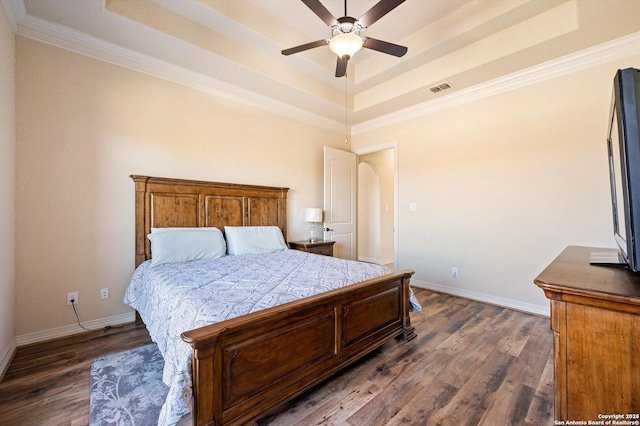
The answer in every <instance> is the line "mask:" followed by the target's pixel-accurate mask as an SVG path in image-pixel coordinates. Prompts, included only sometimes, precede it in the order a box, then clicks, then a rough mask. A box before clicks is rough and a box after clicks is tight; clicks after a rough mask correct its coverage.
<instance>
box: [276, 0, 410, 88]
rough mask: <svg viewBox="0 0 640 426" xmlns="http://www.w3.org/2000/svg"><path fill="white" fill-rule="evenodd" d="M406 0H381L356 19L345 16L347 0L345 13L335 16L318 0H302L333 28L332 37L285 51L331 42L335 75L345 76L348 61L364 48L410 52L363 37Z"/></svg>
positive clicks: (401, 53) (383, 51) (285, 53)
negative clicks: (374, 24)
mask: <svg viewBox="0 0 640 426" xmlns="http://www.w3.org/2000/svg"><path fill="white" fill-rule="evenodd" d="M404 1H405V0H380V1H379V2H378V3H376V4H375V5H374V6H373V7H372V8H371V9H369V10H368V11H367V12H366V13H365V14H364V15H362V16H361V17H360V19H355V18H352V17H351V16H346V15H347V0H345V2H344V14H345V16H343V17H342V18H340V19H336V18H335V17H334V16H333V15H332V14H331V12H329V11H328V10H327V8H326V7H324V6H323V5H322V3H320V1H319V0H302V2H303V3H304V4H305V5H306V6H307V7H308V8H309V9H311V11H312V12H313V13H315V14H316V15H317V16H318V17H319V18H320V19H322V20H323V21H324V22H325V23H326V24H327V25H328V26H329V27H330V28H331V35H332V37H331V40H317V41H313V42H311V43H305V44H301V45H300V46H296V47H292V48H289V49H285V50H283V51H282V54H283V55H291V54H294V53H298V52H302V51H305V50H309V49H313V48H314V47H320V46H324V45H326V44H329V49H331V51H332V52H333V53H335V54H336V55H338V62H337V64H336V77H344V76H345V75H346V73H347V61H349V59H351V58H352V57H353V55H355V54H356V53H357V52H358V51H359V50H360V49H362V48H363V47H364V48H365V49H371V50H376V51H378V52H382V53H386V54H389V55H393V56H397V57H400V56H403V55H404V54H405V53H407V48H406V47H404V46H399V45H397V44H393V43H389V42H386V41H382V40H376V39H373V38H369V37H365V38H362V37H360V31H362V30H364V29H365V28H367V27H368V26H370V25H371V24H373V23H374V22H376V21H377V20H378V19H380V18H382V17H383V16H384V15H386V14H387V13H389V12H390V11H392V10H393V9H395V8H396V7H398V6H399V5H400V4H401V3H403V2H404Z"/></svg>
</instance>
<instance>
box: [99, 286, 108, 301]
mask: <svg viewBox="0 0 640 426" xmlns="http://www.w3.org/2000/svg"><path fill="white" fill-rule="evenodd" d="M108 298H109V289H108V288H107V287H105V288H101V289H100V299H108Z"/></svg>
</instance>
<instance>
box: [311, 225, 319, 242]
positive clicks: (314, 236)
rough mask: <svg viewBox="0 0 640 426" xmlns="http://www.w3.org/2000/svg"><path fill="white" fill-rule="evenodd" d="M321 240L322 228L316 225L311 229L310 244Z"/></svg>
mask: <svg viewBox="0 0 640 426" xmlns="http://www.w3.org/2000/svg"><path fill="white" fill-rule="evenodd" d="M320 240H321V238H320V228H318V227H317V226H315V225H311V226H310V227H309V242H312V243H315V242H318V241H320Z"/></svg>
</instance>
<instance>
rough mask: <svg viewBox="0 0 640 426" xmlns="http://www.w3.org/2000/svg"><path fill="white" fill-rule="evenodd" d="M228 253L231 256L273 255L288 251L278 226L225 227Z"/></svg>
mask: <svg viewBox="0 0 640 426" xmlns="http://www.w3.org/2000/svg"><path fill="white" fill-rule="evenodd" d="M224 233H225V236H226V237H227V251H228V253H229V254H231V255H240V254H260V253H272V252H274V251H281V250H286V249H287V244H286V243H285V242H284V237H283V236H282V231H281V230H280V228H278V227H277V226H225V227H224Z"/></svg>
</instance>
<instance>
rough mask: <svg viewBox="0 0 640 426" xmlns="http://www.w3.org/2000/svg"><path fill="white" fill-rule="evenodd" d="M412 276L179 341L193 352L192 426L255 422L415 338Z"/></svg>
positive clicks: (306, 302) (336, 294)
mask: <svg viewBox="0 0 640 426" xmlns="http://www.w3.org/2000/svg"><path fill="white" fill-rule="evenodd" d="M412 275H413V272H412V271H404V272H398V273H394V274H391V275H387V276H384V277H380V278H376V279H373V280H368V281H364V282H361V283H358V284H354V285H352V286H349V287H346V288H343V289H339V290H334V291H331V292H328V293H323V294H320V295H317V296H313V297H309V298H306V299H302V300H299V301H295V302H291V303H288V304H285V305H281V306H277V307H274V308H271V309H267V310H264V311H260V312H255V313H253V314H249V315H244V316H242V317H239V318H235V319H231V320H228V321H224V322H221V323H217V324H212V325H209V326H206V327H202V328H199V329H197V330H192V331H188V332H185V333H183V334H182V339H183V340H184V341H185V342H187V343H189V344H190V345H191V346H192V347H193V393H194V404H193V413H192V414H193V423H194V424H195V425H239V424H244V423H246V422H248V421H251V420H254V419H257V418H259V417H261V416H263V415H265V414H266V413H268V412H269V411H270V410H273V409H274V408H276V407H278V406H280V405H282V404H284V403H285V402H287V401H289V400H291V399H292V398H294V397H296V396H297V395H299V394H301V393H302V392H304V391H305V390H307V389H309V388H311V387H312V386H314V385H316V384H317V383H319V382H321V381H322V380H324V379H326V378H327V377H329V376H331V375H332V374H334V373H335V372H336V371H338V370H340V369H342V368H344V367H345V366H347V365H349V364H350V363H352V362H354V361H355V360H357V359H359V358H361V357H363V356H364V355H366V354H367V353H369V352H371V351H372V350H374V349H375V348H377V347H379V346H380V345H382V344H383V343H385V342H386V341H388V340H390V339H392V338H394V337H400V338H403V339H405V340H411V339H412V338H414V337H415V334H414V328H413V327H412V326H411V321H410V319H409V292H410V289H409V280H410V278H411V276H412Z"/></svg>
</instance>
